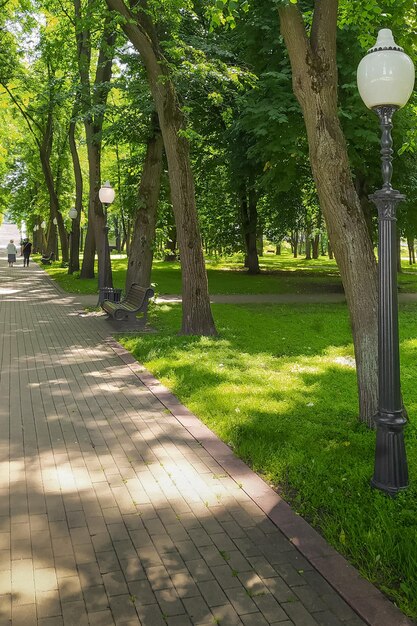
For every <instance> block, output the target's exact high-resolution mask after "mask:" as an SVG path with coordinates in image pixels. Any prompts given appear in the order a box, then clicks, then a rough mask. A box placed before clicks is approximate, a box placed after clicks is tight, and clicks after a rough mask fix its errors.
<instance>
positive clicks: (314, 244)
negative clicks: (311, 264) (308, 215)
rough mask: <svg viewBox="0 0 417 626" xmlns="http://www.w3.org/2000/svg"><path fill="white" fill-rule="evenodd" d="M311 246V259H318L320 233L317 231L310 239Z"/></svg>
mask: <svg viewBox="0 0 417 626" xmlns="http://www.w3.org/2000/svg"><path fill="white" fill-rule="evenodd" d="M311 247H312V257H313V259H318V258H319V250H320V235H319V233H317V235H314V237H313V239H312V241H311Z"/></svg>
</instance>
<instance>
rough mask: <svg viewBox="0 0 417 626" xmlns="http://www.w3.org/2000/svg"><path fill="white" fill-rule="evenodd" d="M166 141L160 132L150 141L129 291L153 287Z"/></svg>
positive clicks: (127, 278)
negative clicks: (153, 268) (136, 284)
mask: <svg viewBox="0 0 417 626" xmlns="http://www.w3.org/2000/svg"><path fill="white" fill-rule="evenodd" d="M155 126H156V127H155ZM162 153H163V140H162V135H161V131H160V130H159V128H157V120H156V125H155V120H154V133H153V135H152V137H150V138H149V139H148V144H147V150H146V157H145V162H144V165H143V172H142V178H141V181H140V186H139V193H138V211H137V214H136V220H135V226H134V230H133V237H132V243H131V247H130V254H129V262H128V265H127V274H126V291H128V289H129V288H130V286H131V284H132V283H138V284H139V285H141V286H142V287H148V286H149V285H150V283H151V270H152V259H153V244H154V241H155V226H156V214H157V208H158V199H159V190H160V184H161V173H162Z"/></svg>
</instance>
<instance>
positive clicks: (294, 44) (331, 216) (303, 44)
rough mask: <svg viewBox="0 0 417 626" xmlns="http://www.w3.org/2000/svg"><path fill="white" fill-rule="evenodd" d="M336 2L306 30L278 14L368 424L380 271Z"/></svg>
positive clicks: (295, 15) (289, 14) (326, 4)
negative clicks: (354, 140) (339, 55)
mask: <svg viewBox="0 0 417 626" xmlns="http://www.w3.org/2000/svg"><path fill="white" fill-rule="evenodd" d="M337 8H338V3H337V0H316V2H315V9H314V15H313V22H312V26H311V35H310V36H309V37H308V36H307V32H306V26H305V24H304V21H303V17H302V15H301V13H300V10H299V9H298V7H297V6H295V5H286V6H281V7H280V8H279V15H280V20H281V32H282V34H283V37H284V40H285V43H286V46H287V49H288V53H289V57H290V61H291V66H292V74H293V89H294V93H295V95H296V97H297V99H298V101H299V103H300V106H301V109H302V112H303V116H304V121H305V125H306V129H307V136H308V144H309V152H310V163H311V169H312V172H313V176H314V179H315V182H316V187H317V192H318V195H319V200H320V206H321V209H322V211H323V214H324V217H325V220H326V224H327V228H328V232H329V238H330V241H331V243H332V248H333V250H334V253H335V256H336V260H337V263H338V266H339V269H340V274H341V277H342V281H343V286H344V290H345V294H346V299H347V303H348V307H349V312H350V319H351V325H352V333H353V342H354V348H355V357H356V372H357V380H358V390H359V415H360V419H361V420H362V421H364V422H366V423H367V424H369V425H371V424H372V417H373V415H374V414H375V412H376V408H377V399H378V384H377V383H378V381H377V366H378V352H377V345H378V343H377V341H378V329H377V271H376V262H375V257H374V254H373V247H372V243H371V240H370V237H369V232H368V230H367V226H366V222H365V218H364V216H363V212H362V209H361V206H360V204H359V200H358V196H357V194H356V191H355V187H354V185H353V182H352V176H351V172H350V166H349V160H348V156H347V148H346V143H345V138H344V136H343V133H342V130H341V127H340V122H339V118H338V111H337V66H336V29H337Z"/></svg>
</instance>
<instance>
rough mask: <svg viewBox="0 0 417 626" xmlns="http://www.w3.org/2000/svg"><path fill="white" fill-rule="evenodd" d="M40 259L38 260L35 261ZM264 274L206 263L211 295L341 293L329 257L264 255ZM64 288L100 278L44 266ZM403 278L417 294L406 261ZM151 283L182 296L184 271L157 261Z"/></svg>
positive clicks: (120, 268) (81, 288)
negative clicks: (79, 275)
mask: <svg viewBox="0 0 417 626" xmlns="http://www.w3.org/2000/svg"><path fill="white" fill-rule="evenodd" d="M36 258H37V257H35V260H36ZM260 263H261V268H262V274H259V275H256V276H248V274H247V273H246V271H245V270H244V269H243V267H242V258H241V257H240V256H238V255H236V256H234V257H232V258H229V259H221V260H219V261H215V260H210V261H207V275H208V281H209V289H210V293H211V294H213V295H214V294H286V293H308V294H311V293H317V292H327V293H342V291H343V289H342V283H341V280H340V276H339V270H338V269H337V266H336V262H335V261H331V260H329V259H328V258H327V257H320V259H318V260H311V261H306V260H305V259H304V258H303V257H300V258H298V259H294V258H293V257H292V256H291V255H290V254H289V252H288V251H284V253H283V254H282V255H281V256H275V255H265V256H263V257H261V258H260ZM126 265H127V260H126V257H125V256H124V255H114V256H113V257H112V268H113V286H114V287H117V288H122V289H123V288H124V285H125V278H126ZM43 267H44V268H45V269H46V271H47V272H48V273H49V274H50V275H51V276H52V277H53V278H54V279H55V280H56V281H57V282H58V283H59V284H60V285H61V287H62V288H63V289H64V290H65V291H68V292H72V293H90V294H91V293H97V278H94V279H80V278H79V277H78V276H76V275H72V276H70V275H69V274H68V270H67V268H62V267H60V263H59V262H57V263H54V264H52V265H48V266H43ZM403 267H404V272H407V273H404V274H400V275H399V278H398V282H399V286H400V291H401V292H410V293H415V292H417V269H415V270H413V269H412V268H410V266H409V265H407V264H406V263H405V261H404V264H403ZM152 283H153V284H154V285H155V290H156V292H157V294H161V295H162V294H169V295H172V294H180V293H181V268H180V265H179V263H164V262H163V261H155V262H154V267H153V270H152Z"/></svg>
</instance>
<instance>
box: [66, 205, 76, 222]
mask: <svg viewBox="0 0 417 626" xmlns="http://www.w3.org/2000/svg"><path fill="white" fill-rule="evenodd" d="M68 215H69V217H70V218H71V219H72V220H76V219H77V216H78V211H77V209H76V208H75V207H72V209H70V210H69V213H68Z"/></svg>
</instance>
